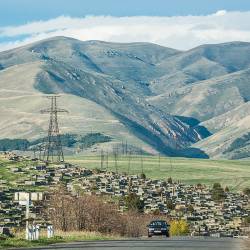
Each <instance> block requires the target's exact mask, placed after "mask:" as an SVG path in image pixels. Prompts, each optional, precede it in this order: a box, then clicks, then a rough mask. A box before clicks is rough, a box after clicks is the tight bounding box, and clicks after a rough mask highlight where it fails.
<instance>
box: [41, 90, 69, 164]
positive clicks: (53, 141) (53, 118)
mask: <svg viewBox="0 0 250 250" xmlns="http://www.w3.org/2000/svg"><path fill="white" fill-rule="evenodd" d="M58 97H60V96H58V95H52V96H47V98H48V99H50V100H51V105H50V108H48V109H44V110H41V113H42V114H49V115H50V119H49V128H48V137H47V142H46V143H45V147H44V154H43V160H44V161H46V162H64V155H63V149H62V142H61V138H60V132H59V126H58V119H57V114H58V113H68V111H67V110H65V109H59V108H58V107H57V98H58Z"/></svg>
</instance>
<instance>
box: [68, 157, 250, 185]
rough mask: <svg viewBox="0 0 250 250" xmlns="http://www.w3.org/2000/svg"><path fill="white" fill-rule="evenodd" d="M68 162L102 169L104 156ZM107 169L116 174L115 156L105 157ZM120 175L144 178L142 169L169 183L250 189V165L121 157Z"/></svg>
mask: <svg viewBox="0 0 250 250" xmlns="http://www.w3.org/2000/svg"><path fill="white" fill-rule="evenodd" d="M66 161H68V162H71V163H74V164H77V165H79V166H83V167H86V168H90V169H94V168H101V157H100V156H70V157H66ZM103 168H104V169H108V170H112V171H116V167H115V160H114V157H113V156H109V157H108V161H107V157H106V156H104V160H103ZM117 169H118V172H126V173H128V172H129V173H130V174H140V173H141V172H142V169H143V171H144V173H145V174H146V176H147V177H151V178H158V179H167V178H168V177H172V178H173V179H174V180H180V181H182V182H185V183H191V184H197V183H203V184H207V185H212V184H213V183H215V182H220V183H221V184H222V185H223V186H228V187H229V188H231V189H232V190H242V189H244V188H245V187H250V161H238V160H237V161H232V160H205V159H188V158H173V157H171V158H169V157H162V156H161V157H160V159H159V157H158V156H143V157H142V158H141V156H131V157H130V167H129V157H128V156H118V157H117Z"/></svg>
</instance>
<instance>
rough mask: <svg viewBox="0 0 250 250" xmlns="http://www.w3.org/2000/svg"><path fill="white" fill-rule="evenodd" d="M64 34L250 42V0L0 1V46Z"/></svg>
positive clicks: (189, 43)
mask: <svg viewBox="0 0 250 250" xmlns="http://www.w3.org/2000/svg"><path fill="white" fill-rule="evenodd" d="M62 35H63V36H69V37H73V38H76V39H80V40H83V41H85V40H104V41H111V42H153V43H157V44H160V45H163V46H167V47H172V48H176V49H181V50H187V49H191V48H193V47H195V46H199V45H201V44H205V43H221V42H230V41H246V42H250V1H249V0H126V1H125V0H0V51H3V50H7V49H12V48H15V47H18V46H22V45H26V44H28V43H31V42H34V41H38V40H41V39H46V38H49V37H53V36H62Z"/></svg>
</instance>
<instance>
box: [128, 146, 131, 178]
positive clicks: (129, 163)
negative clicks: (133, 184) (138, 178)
mask: <svg viewBox="0 0 250 250" xmlns="http://www.w3.org/2000/svg"><path fill="white" fill-rule="evenodd" d="M130 165H131V151H130V150H129V153H128V175H129V172H130Z"/></svg>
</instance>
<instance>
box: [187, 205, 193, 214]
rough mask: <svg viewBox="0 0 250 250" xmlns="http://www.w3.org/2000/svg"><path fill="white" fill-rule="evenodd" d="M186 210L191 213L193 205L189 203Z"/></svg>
mask: <svg viewBox="0 0 250 250" xmlns="http://www.w3.org/2000/svg"><path fill="white" fill-rule="evenodd" d="M187 210H188V211H189V212H191V213H193V212H194V207H193V206H192V205H191V204H190V205H189V206H188V208H187Z"/></svg>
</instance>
